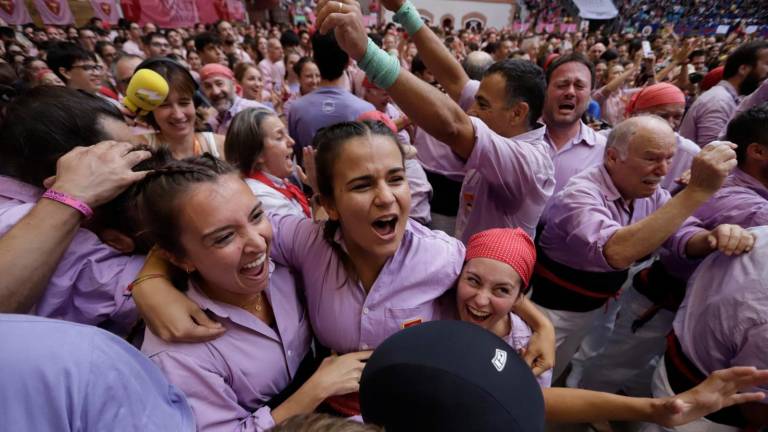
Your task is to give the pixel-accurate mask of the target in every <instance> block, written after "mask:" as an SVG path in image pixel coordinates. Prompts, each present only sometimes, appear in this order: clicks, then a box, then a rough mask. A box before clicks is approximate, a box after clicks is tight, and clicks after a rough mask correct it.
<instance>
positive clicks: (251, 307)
mask: <svg viewBox="0 0 768 432" xmlns="http://www.w3.org/2000/svg"><path fill="white" fill-rule="evenodd" d="M238 307H239V308H241V309H245V310H247V311H252V312H253V311H255V312H261V310H262V309H263V308H264V293H263V292H260V293H259V295H258V296H257V297H256V299H255V301H254V299H250V300H248V301H246V302H243V303H242V304H240V305H238Z"/></svg>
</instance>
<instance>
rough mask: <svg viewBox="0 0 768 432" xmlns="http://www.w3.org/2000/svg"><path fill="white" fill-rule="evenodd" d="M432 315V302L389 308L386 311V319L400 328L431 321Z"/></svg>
mask: <svg viewBox="0 0 768 432" xmlns="http://www.w3.org/2000/svg"><path fill="white" fill-rule="evenodd" d="M433 316H434V307H433V305H432V304H427V305H421V306H417V307H410V308H389V309H387V313H386V317H387V321H388V322H389V323H390V324H391V325H396V326H397V327H398V328H400V329H404V328H408V327H413V326H415V325H418V324H421V323H425V322H427V321H432V317H433Z"/></svg>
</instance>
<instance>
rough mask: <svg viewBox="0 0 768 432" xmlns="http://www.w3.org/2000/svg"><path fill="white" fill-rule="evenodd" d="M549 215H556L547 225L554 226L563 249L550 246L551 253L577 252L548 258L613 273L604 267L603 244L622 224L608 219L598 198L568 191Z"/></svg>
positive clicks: (592, 194)
mask: <svg viewBox="0 0 768 432" xmlns="http://www.w3.org/2000/svg"><path fill="white" fill-rule="evenodd" d="M550 214H554V215H558V216H557V217H554V218H552V220H550V221H548V222H547V224H548V225H549V224H550V223H551V224H552V225H553V226H556V227H557V238H558V239H560V238H562V239H564V240H565V246H563V245H553V246H555V250H557V251H573V252H576V251H578V253H569V254H568V255H567V256H566V255H563V256H560V255H559V254H558V255H557V256H551V258H553V259H555V260H557V261H559V262H561V263H562V264H565V265H568V266H571V267H574V268H579V269H581V270H587V271H599V272H612V271H616V270H617V269H615V268H613V267H612V266H611V265H610V264H608V261H607V260H606V259H605V253H604V252H605V244H606V243H608V240H610V238H611V237H613V235H614V234H615V233H616V231H618V230H620V229H621V228H622V225H621V224H619V223H618V222H616V221H615V220H614V219H613V218H612V217H611V213H610V211H609V210H608V209H607V208H606V207H605V203H604V202H603V200H602V198H601V197H599V196H596V195H595V194H594V193H592V192H591V191H589V190H587V189H571V190H569V191H568V192H567V194H566V195H564V196H562V197H559V199H558V200H557V202H556V203H555V204H554V205H553V206H552V208H551V209H550ZM553 240H556V239H554V238H553ZM618 270H623V269H618Z"/></svg>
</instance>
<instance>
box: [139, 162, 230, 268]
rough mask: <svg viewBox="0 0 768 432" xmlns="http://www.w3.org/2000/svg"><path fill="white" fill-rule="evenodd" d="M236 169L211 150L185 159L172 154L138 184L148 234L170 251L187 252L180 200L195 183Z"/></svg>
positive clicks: (143, 221) (141, 212) (175, 252)
mask: <svg viewBox="0 0 768 432" xmlns="http://www.w3.org/2000/svg"><path fill="white" fill-rule="evenodd" d="M166 151H167V150H166ZM236 172H237V171H236V170H235V168H234V167H232V165H230V164H228V163H227V162H224V161H222V160H221V159H217V158H216V157H215V156H213V155H211V154H210V153H204V154H202V155H201V156H196V157H190V158H186V159H182V160H175V159H173V158H172V157H168V159H167V162H166V163H165V164H163V165H162V166H160V167H158V168H156V169H154V170H153V171H152V172H151V173H149V174H148V175H147V176H146V177H145V178H144V180H142V181H141V183H140V184H139V185H137V189H138V192H137V198H136V203H137V206H138V212H139V217H140V219H141V223H142V225H143V227H144V229H145V230H146V233H147V235H148V236H149V237H150V238H151V239H152V240H153V241H154V242H155V244H157V245H158V246H160V247H161V248H163V249H165V250H166V251H168V252H170V253H172V254H174V255H176V256H181V255H183V250H182V247H181V244H180V242H179V237H180V235H181V226H180V224H179V215H178V207H179V206H178V201H179V200H180V199H182V198H183V197H184V195H185V194H186V193H187V192H188V191H189V189H190V188H191V187H192V186H193V185H195V184H199V183H207V182H214V181H216V180H217V179H218V178H219V177H221V176H223V175H226V174H232V173H236Z"/></svg>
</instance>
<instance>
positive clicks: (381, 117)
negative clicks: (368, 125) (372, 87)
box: [357, 110, 397, 134]
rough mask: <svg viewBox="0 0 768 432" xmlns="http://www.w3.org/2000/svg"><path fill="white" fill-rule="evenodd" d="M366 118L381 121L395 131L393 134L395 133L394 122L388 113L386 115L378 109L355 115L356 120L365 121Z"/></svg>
mask: <svg viewBox="0 0 768 432" xmlns="http://www.w3.org/2000/svg"><path fill="white" fill-rule="evenodd" d="M366 120H370V121H378V122H382V123H384V125H386V126H387V127H388V128H389V129H390V130H392V133H395V134H396V133H397V125H396V124H395V122H393V121H392V119H391V118H389V116H388V115H386V114H385V113H383V112H381V111H378V110H373V111H366V112H364V113H362V114H360V116H358V117H357V121H366Z"/></svg>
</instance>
